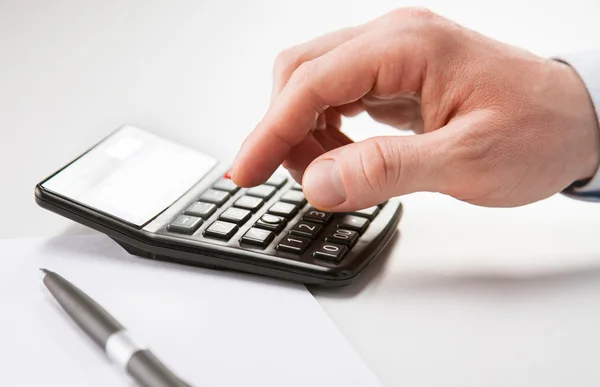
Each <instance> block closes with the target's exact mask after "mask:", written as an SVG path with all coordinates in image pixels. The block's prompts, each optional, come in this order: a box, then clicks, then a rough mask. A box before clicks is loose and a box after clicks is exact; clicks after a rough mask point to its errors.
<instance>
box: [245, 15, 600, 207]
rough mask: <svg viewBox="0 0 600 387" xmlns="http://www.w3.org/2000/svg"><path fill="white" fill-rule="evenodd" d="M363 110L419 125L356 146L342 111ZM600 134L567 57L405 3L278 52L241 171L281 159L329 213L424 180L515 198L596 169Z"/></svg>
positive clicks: (512, 202) (466, 194)
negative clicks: (536, 51)
mask: <svg viewBox="0 0 600 387" xmlns="http://www.w3.org/2000/svg"><path fill="white" fill-rule="evenodd" d="M360 112H367V113H368V114H369V115H370V116H371V117H372V118H373V119H375V120H377V121H380V122H383V123H386V124H389V125H392V126H394V127H396V128H399V129H410V130H413V131H414V132H415V133H417V135H413V136H390V137H375V138H370V139H368V140H366V141H361V142H357V143H354V142H352V140H350V139H349V138H347V137H346V136H345V135H344V134H342V133H341V132H340V131H339V130H340V127H341V116H342V115H344V116H353V115H356V114H358V113H360ZM598 137H599V130H598V122H597V120H596V117H595V113H594V107H593V106H592V102H591V100H590V97H589V95H588V93H587V90H586V88H585V85H584V84H583V82H582V81H581V79H580V78H579V76H578V75H577V74H576V73H575V71H574V70H573V69H571V68H570V67H569V66H567V65H565V64H563V63H561V62H558V61H555V60H550V59H544V58H540V57H537V56H535V55H533V54H531V53H528V52H525V51H522V50H520V49H517V48H514V47H511V46H508V45H505V44H502V43H499V42H497V41H494V40H491V39H488V38H486V37H483V36H481V35H479V34H477V33H475V32H473V31H470V30H468V29H466V28H463V27H461V26H458V25H456V24H454V23H452V22H450V21H448V20H446V19H443V18H442V17H440V16H437V15H435V14H433V13H431V12H429V11H427V10H421V9H399V10H396V11H393V12H391V13H389V14H387V15H384V16H383V17H381V18H379V19H376V20H374V21H372V22H369V23H367V24H364V25H361V26H358V27H355V28H349V29H346V30H342V31H338V32H334V33H332V34H329V35H326V36H323V37H320V38H317V39H316V40H314V41H312V42H308V43H305V44H302V45H299V46H297V47H294V48H291V49H289V50H287V51H284V52H283V53H282V54H281V55H280V56H279V57H278V59H277V61H276V64H275V71H274V86H273V98H272V102H271V106H270V109H269V111H268V112H267V114H266V115H265V117H264V119H263V120H262V121H261V122H260V123H259V124H258V126H257V127H256V129H255V130H254V131H253V132H252V133H251V134H250V136H249V137H248V138H247V139H246V141H245V142H244V144H243V145H242V148H241V150H240V152H239V154H238V157H237V159H236V162H235V163H234V166H233V179H234V181H235V182H236V183H237V184H238V185H240V186H246V187H247V186H253V185H256V184H260V183H262V182H264V181H265V180H266V179H267V178H268V176H269V175H270V174H272V173H273V172H274V171H275V169H276V168H277V167H278V166H279V165H280V164H281V163H282V162H283V166H284V167H286V168H287V169H288V170H290V172H291V173H292V176H294V178H295V179H296V180H298V181H299V182H300V180H301V181H302V184H303V187H304V193H305V195H306V197H307V199H308V200H309V201H310V202H311V203H312V204H313V205H314V206H316V207H318V208H320V209H322V210H328V211H351V210H355V209H359V208H365V207H369V206H372V205H375V204H378V203H380V202H383V201H385V200H386V199H388V198H390V197H393V196H399V195H404V194H408V193H412V192H417V191H432V192H441V193H444V194H447V195H451V196H453V197H455V198H457V199H460V200H464V201H467V202H470V203H473V204H477V205H483V206H500V207H503V206H518V205H523V204H527V203H531V202H534V201H537V200H540V199H543V198H546V197H548V196H551V195H553V194H555V193H557V192H560V191H562V190H563V189H565V188H566V187H568V186H569V185H570V184H572V183H573V182H575V181H578V180H581V179H585V178H589V177H591V176H592V175H593V174H594V173H595V171H596V168H597V166H598V163H599V143H600V142H599V138H598Z"/></svg>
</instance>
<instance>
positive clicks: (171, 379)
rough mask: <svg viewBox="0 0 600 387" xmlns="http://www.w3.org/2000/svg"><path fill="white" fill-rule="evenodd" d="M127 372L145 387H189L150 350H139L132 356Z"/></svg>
mask: <svg viewBox="0 0 600 387" xmlns="http://www.w3.org/2000/svg"><path fill="white" fill-rule="evenodd" d="M127 373H129V375H131V376H132V377H133V378H134V379H135V381H136V382H137V383H139V384H140V385H142V386H143V387H189V385H188V384H186V383H185V382H183V381H182V380H181V379H179V378H178V377H177V376H176V375H174V374H173V373H172V372H171V371H169V369H168V368H167V367H166V366H165V365H164V364H163V363H162V362H161V361H160V360H158V359H157V358H156V356H154V355H153V354H152V353H151V352H150V351H148V350H141V351H137V352H135V353H134V354H133V355H132V356H131V358H130V359H129V362H128V363H127Z"/></svg>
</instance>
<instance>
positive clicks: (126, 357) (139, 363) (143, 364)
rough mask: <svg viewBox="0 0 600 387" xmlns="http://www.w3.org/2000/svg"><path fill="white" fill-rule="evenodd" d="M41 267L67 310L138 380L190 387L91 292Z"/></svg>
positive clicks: (151, 385) (148, 385) (154, 386)
mask: <svg viewBox="0 0 600 387" xmlns="http://www.w3.org/2000/svg"><path fill="white" fill-rule="evenodd" d="M40 270H41V271H42V273H43V274H42V275H43V282H44V285H46V287H47V288H48V290H49V291H50V293H52V295H53V296H54V298H55V299H56V301H58V303H59V304H60V305H61V306H62V308H63V309H64V310H65V312H66V313H67V314H68V315H69V316H70V317H71V318H72V319H73V321H75V323H76V324H77V325H79V327H80V328H81V329H82V330H83V331H84V332H85V333H86V334H87V335H88V336H89V337H90V338H91V339H92V340H93V341H94V342H95V343H96V344H98V346H100V347H101V348H102V349H104V351H105V353H106V356H107V357H108V358H109V359H110V360H111V361H112V362H113V363H114V364H116V365H117V366H119V367H120V368H122V369H123V370H124V371H125V372H127V373H128V374H129V375H130V376H131V377H132V378H133V379H134V380H135V381H136V382H137V383H139V384H140V385H141V386H144V387H189V385H188V384H186V383H185V382H183V381H182V380H181V379H179V378H178V377H177V376H176V375H175V374H173V373H172V372H171V371H169V369H168V368H167V367H166V366H165V365H164V364H163V363H162V362H161V361H160V360H158V359H157V358H156V357H155V356H154V355H153V354H152V353H151V352H150V351H149V350H148V348H147V347H146V346H145V345H143V344H141V343H140V342H139V341H138V340H137V339H135V338H134V337H133V336H132V335H131V334H130V333H129V332H128V331H127V330H126V329H125V328H124V327H123V326H122V325H121V324H119V322H118V321H117V320H115V319H114V318H113V317H112V316H111V315H110V314H108V312H107V311H106V310H104V308H102V307H101V306H100V305H98V304H97V303H96V302H95V301H94V300H92V299H91V298H90V297H89V296H88V295H87V294H85V293H84V292H82V291H81V290H79V289H78V288H77V287H75V285H73V284H71V283H70V282H69V281H67V280H66V279H64V278H63V277H61V276H60V275H58V274H56V273H53V272H51V271H49V270H46V269H40Z"/></svg>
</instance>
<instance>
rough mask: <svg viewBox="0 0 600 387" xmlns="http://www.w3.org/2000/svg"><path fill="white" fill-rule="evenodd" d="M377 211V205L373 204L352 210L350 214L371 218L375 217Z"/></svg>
mask: <svg viewBox="0 0 600 387" xmlns="http://www.w3.org/2000/svg"><path fill="white" fill-rule="evenodd" d="M379 211H380V209H379V206H373V207H369V208H365V209H362V210H358V211H354V212H353V213H352V215H356V216H363V217H365V218H367V219H370V220H373V218H375V217H376V216H377V214H379Z"/></svg>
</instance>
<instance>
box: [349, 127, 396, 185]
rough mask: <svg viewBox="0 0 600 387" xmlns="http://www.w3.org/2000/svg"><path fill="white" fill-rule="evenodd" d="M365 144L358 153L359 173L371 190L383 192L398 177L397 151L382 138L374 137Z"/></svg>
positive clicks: (394, 182) (393, 183)
mask: <svg viewBox="0 0 600 387" xmlns="http://www.w3.org/2000/svg"><path fill="white" fill-rule="evenodd" d="M365 144H366V146H365V149H364V150H363V151H362V152H360V153H359V161H360V162H359V165H360V168H361V170H360V173H361V174H362V175H363V176H364V179H365V181H366V183H367V185H368V187H369V189H370V190H371V191H373V192H378V193H384V192H385V190H386V189H387V187H390V186H394V185H395V184H396V183H397V181H398V179H399V170H400V168H399V166H400V160H401V159H400V156H399V152H396V151H395V149H394V148H393V147H391V146H390V144H389V143H388V142H387V141H385V139H384V138H374V139H372V140H371V141H369V142H367V143H365Z"/></svg>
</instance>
